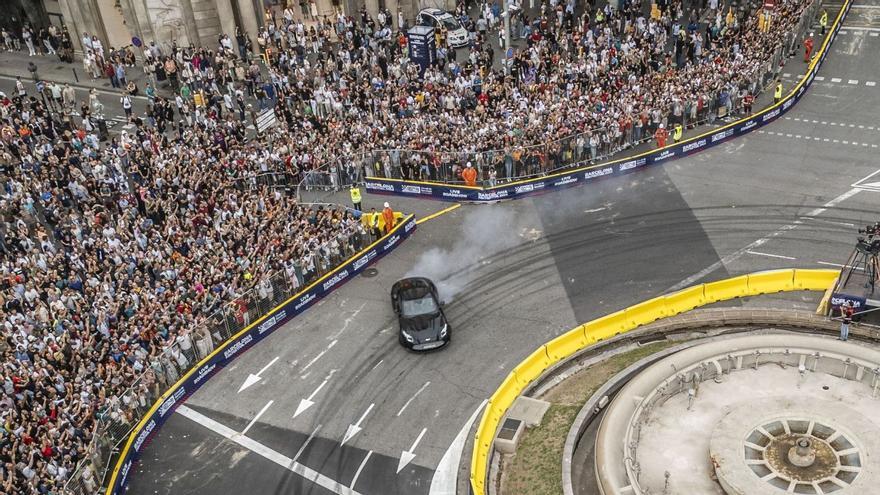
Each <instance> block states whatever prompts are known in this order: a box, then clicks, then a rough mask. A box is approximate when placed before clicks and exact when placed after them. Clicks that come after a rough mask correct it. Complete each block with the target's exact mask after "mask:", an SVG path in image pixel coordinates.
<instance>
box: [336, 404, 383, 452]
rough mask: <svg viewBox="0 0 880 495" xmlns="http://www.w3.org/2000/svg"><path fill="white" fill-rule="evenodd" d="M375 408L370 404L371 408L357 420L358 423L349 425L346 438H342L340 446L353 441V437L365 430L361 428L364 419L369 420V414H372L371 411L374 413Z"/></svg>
mask: <svg viewBox="0 0 880 495" xmlns="http://www.w3.org/2000/svg"><path fill="white" fill-rule="evenodd" d="M375 406H376V404H370V407H368V408H367V410H366V411H364V413H363V414H361V417H360V419H358V420H357V423H354V424H351V425H348V429H346V430H345V436H343V437H342V442H341V443H340V444H339V445H340V446H342V445H345V443H346V442H348V441H349V440H351V438H352V437H353V436H355V435H357V434H358V433H360V432H361V430H363V428H361V423H363V422H364V419H366V418H367V414H370V411H372V410H373V408H374V407H375Z"/></svg>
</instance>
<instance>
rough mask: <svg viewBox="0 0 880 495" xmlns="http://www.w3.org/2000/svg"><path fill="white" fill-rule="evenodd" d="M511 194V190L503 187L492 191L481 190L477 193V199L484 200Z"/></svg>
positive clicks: (501, 197)
mask: <svg viewBox="0 0 880 495" xmlns="http://www.w3.org/2000/svg"><path fill="white" fill-rule="evenodd" d="M509 195H510V191H507V190H506V189H502V190H500V191H490V192H485V193H484V192H481V193H477V199H482V200H492V199H503V198H506V197H508V196H509Z"/></svg>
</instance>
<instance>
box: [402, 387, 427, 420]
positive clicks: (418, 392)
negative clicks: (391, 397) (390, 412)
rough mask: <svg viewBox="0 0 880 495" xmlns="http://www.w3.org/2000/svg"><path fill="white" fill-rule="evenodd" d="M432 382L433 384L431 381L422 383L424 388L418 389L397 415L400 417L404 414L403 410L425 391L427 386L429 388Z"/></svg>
mask: <svg viewBox="0 0 880 495" xmlns="http://www.w3.org/2000/svg"><path fill="white" fill-rule="evenodd" d="M430 384H431V382H430V381H428V382H425V384H424V385H422V388H420V389H419V390H418V391H416V393H415V394H413V396H412V397H410V398H409V400H408V401H406V403H405V404H404V405H403V407H401V408H400V411H397V414H396V416H397V417H398V418H399V417H400V415H401V414H403V411H405V410H406V408H407V407H409V404H410V402H412V401H413V400H415V398H416V397H418V396H419V394H420V393H422V391H424V390H425V389H426V388H428V385H430Z"/></svg>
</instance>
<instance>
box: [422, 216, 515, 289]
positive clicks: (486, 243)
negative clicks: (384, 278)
mask: <svg viewBox="0 0 880 495" xmlns="http://www.w3.org/2000/svg"><path fill="white" fill-rule="evenodd" d="M505 206H506V205H481V206H478V207H475V208H473V209H471V211H470V212H468V213H467V215H465V217H464V221H463V228H462V230H461V231H460V232H458V233H457V234H456V236H457V237H458V238H457V240H456V241H455V242H454V243H453V245H452V247H450V248H439V247H435V248H431V249H429V250H427V251H425V252H424V253H422V254H421V255H420V256H419V259H418V261H417V262H416V263H415V266H414V267H413V268H412V270H410V271H409V273H407V274H406V276H407V277H427V278H429V279H431V280H432V281H433V282H434V284H436V285H437V291H438V292H439V294H440V298H441V299H442V300H444V301H446V302H450V301H452V300H453V299H454V298H455V296H456V295H458V294H459V293H461V292H462V291H463V290H464V289H465V288H466V287H467V286H468V284H469V283H470V282H471V281H473V280H474V278H475V277H476V275H477V270H478V269H479V268H480V266H482V264H483V263H482V262H483V260H486V259H487V258H491V257H492V256H494V255H497V254H498V253H501V252H502V251H504V250H506V249H509V248H512V247H514V246H516V245H518V244H520V243H521V242H522V239H521V237H520V236H519V231H520V229H519V227H517V222H516V220H517V215H516V213H515V212H514V211H513V209H512V208H506V207H505Z"/></svg>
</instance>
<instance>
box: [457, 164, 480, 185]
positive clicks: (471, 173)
mask: <svg viewBox="0 0 880 495" xmlns="http://www.w3.org/2000/svg"><path fill="white" fill-rule="evenodd" d="M461 178H462V179H464V183H465V185H467V186H476V185H477V170H476V169H475V168H474V166H473V165H471V162H467V166H466V167H465V168H464V170H462V171H461Z"/></svg>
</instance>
